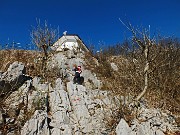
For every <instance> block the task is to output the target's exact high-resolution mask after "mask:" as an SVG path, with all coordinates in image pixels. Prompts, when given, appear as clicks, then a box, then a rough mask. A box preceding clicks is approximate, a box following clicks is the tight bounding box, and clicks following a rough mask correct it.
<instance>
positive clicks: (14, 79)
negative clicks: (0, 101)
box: [0, 61, 30, 94]
mask: <svg viewBox="0 0 180 135" xmlns="http://www.w3.org/2000/svg"><path fill="white" fill-rule="evenodd" d="M28 79H30V77H29V76H26V75H25V66H24V65H23V63H21V62H17V61H16V62H14V63H12V64H11V65H10V66H9V68H8V70H7V71H6V72H4V73H2V74H1V75H0V90H1V94H6V93H8V92H9V91H13V90H14V89H17V88H19V87H20V86H21V85H22V84H23V83H24V82H25V81H26V80H28Z"/></svg>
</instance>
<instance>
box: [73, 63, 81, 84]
mask: <svg viewBox="0 0 180 135" xmlns="http://www.w3.org/2000/svg"><path fill="white" fill-rule="evenodd" d="M73 71H75V76H74V79H73V82H74V83H78V84H79V83H80V82H81V81H80V80H81V77H80V74H81V73H82V70H81V66H77V65H74V68H73Z"/></svg>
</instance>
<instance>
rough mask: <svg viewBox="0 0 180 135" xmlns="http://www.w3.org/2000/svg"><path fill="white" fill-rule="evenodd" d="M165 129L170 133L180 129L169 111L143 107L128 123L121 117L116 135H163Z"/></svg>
mask: <svg viewBox="0 0 180 135" xmlns="http://www.w3.org/2000/svg"><path fill="white" fill-rule="evenodd" d="M167 131H169V132H171V133H175V132H176V131H180V128H179V127H178V126H177V125H176V123H175V118H174V117H173V116H172V115H171V114H170V112H166V113H165V112H162V111H161V110H158V109H147V108H144V107H143V108H141V109H139V110H138V114H137V117H136V118H135V119H133V121H132V122H131V124H130V125H128V124H127V123H126V121H125V120H124V119H121V120H120V122H119V124H118V125H117V127H116V134H117V135H126V134H127V135H165V134H164V133H165V132H167Z"/></svg>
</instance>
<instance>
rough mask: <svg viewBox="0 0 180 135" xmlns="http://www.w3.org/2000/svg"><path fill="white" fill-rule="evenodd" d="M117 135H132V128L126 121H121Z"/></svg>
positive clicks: (117, 128)
mask: <svg viewBox="0 0 180 135" xmlns="http://www.w3.org/2000/svg"><path fill="white" fill-rule="evenodd" d="M116 134H117V135H130V134H131V128H130V127H129V125H128V124H127V123H126V121H125V120H124V119H121V120H120V122H119V124H118V125H117V127H116Z"/></svg>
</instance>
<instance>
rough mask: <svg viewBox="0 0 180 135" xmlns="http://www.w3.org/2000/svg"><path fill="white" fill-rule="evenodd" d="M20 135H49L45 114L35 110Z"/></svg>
mask: <svg viewBox="0 0 180 135" xmlns="http://www.w3.org/2000/svg"><path fill="white" fill-rule="evenodd" d="M21 135H49V129H48V119H47V113H46V112H43V111H39V110H36V111H35V113H34V115H33V116H32V118H31V119H30V120H29V121H27V122H26V123H25V125H24V127H23V128H22V130H21Z"/></svg>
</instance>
